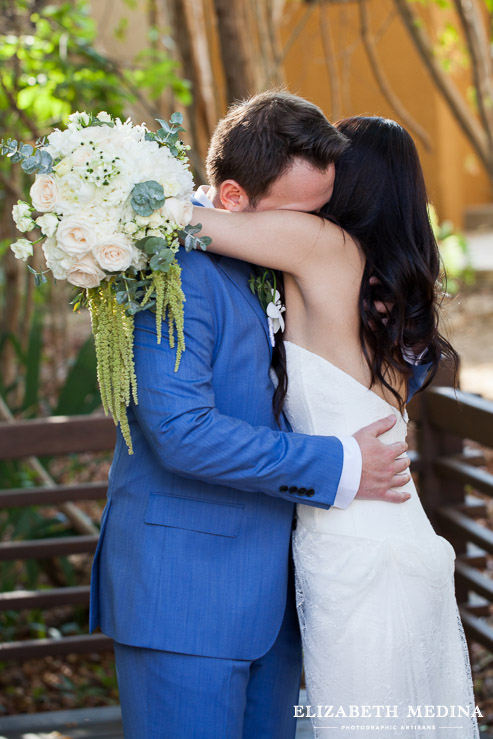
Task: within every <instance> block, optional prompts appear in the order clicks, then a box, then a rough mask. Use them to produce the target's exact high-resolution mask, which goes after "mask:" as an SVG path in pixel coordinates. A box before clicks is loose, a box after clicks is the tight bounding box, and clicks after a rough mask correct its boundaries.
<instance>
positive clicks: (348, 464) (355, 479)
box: [333, 436, 363, 508]
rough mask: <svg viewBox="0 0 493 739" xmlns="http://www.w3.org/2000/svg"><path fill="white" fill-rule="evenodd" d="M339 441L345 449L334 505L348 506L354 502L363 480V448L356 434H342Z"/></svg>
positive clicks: (339, 506)
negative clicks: (355, 436)
mask: <svg viewBox="0 0 493 739" xmlns="http://www.w3.org/2000/svg"><path fill="white" fill-rule="evenodd" d="M339 441H340V442H341V444H342V448H343V450H344V459H343V463H342V472H341V479H340V480H339V487H338V488H337V493H336V497H335V498H334V503H333V505H334V506H335V507H336V508H347V507H348V505H349V504H350V503H352V502H353V500H354V498H355V496H356V493H357V492H358V489H359V485H360V482H361V471H362V468H363V458H362V456H361V449H360V448H359V444H358V442H357V441H356V439H355V438H354V436H340V437H339Z"/></svg>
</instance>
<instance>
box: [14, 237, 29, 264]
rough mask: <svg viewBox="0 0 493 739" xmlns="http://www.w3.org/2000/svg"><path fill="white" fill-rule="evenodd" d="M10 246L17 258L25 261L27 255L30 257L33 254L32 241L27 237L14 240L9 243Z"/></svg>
mask: <svg viewBox="0 0 493 739" xmlns="http://www.w3.org/2000/svg"><path fill="white" fill-rule="evenodd" d="M10 248H11V249H12V251H13V252H14V254H15V256H16V257H17V259H23V260H24V261H26V259H27V258H28V257H32V255H33V242H32V241H29V240H28V239H17V241H14V243H13V244H11V245H10Z"/></svg>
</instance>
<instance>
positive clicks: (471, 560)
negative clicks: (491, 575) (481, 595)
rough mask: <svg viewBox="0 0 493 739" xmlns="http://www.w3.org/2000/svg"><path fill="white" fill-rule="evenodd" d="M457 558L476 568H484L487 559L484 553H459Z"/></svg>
mask: <svg viewBox="0 0 493 739" xmlns="http://www.w3.org/2000/svg"><path fill="white" fill-rule="evenodd" d="M457 560H458V561H459V560H460V561H461V562H464V564H466V565H469V567H476V568H477V569H478V570H484V569H486V566H487V564H488V560H487V558H486V555H485V554H461V555H460V556H459V557H457Z"/></svg>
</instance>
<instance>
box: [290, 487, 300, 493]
mask: <svg viewBox="0 0 493 739" xmlns="http://www.w3.org/2000/svg"><path fill="white" fill-rule="evenodd" d="M289 492H290V493H297V492H298V488H297V487H296V485H291V487H290V488H289Z"/></svg>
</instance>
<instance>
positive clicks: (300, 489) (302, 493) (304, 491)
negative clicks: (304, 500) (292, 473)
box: [298, 488, 307, 495]
mask: <svg viewBox="0 0 493 739" xmlns="http://www.w3.org/2000/svg"><path fill="white" fill-rule="evenodd" d="M298 493H299V494H300V495H307V492H306V488H299V489H298Z"/></svg>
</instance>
